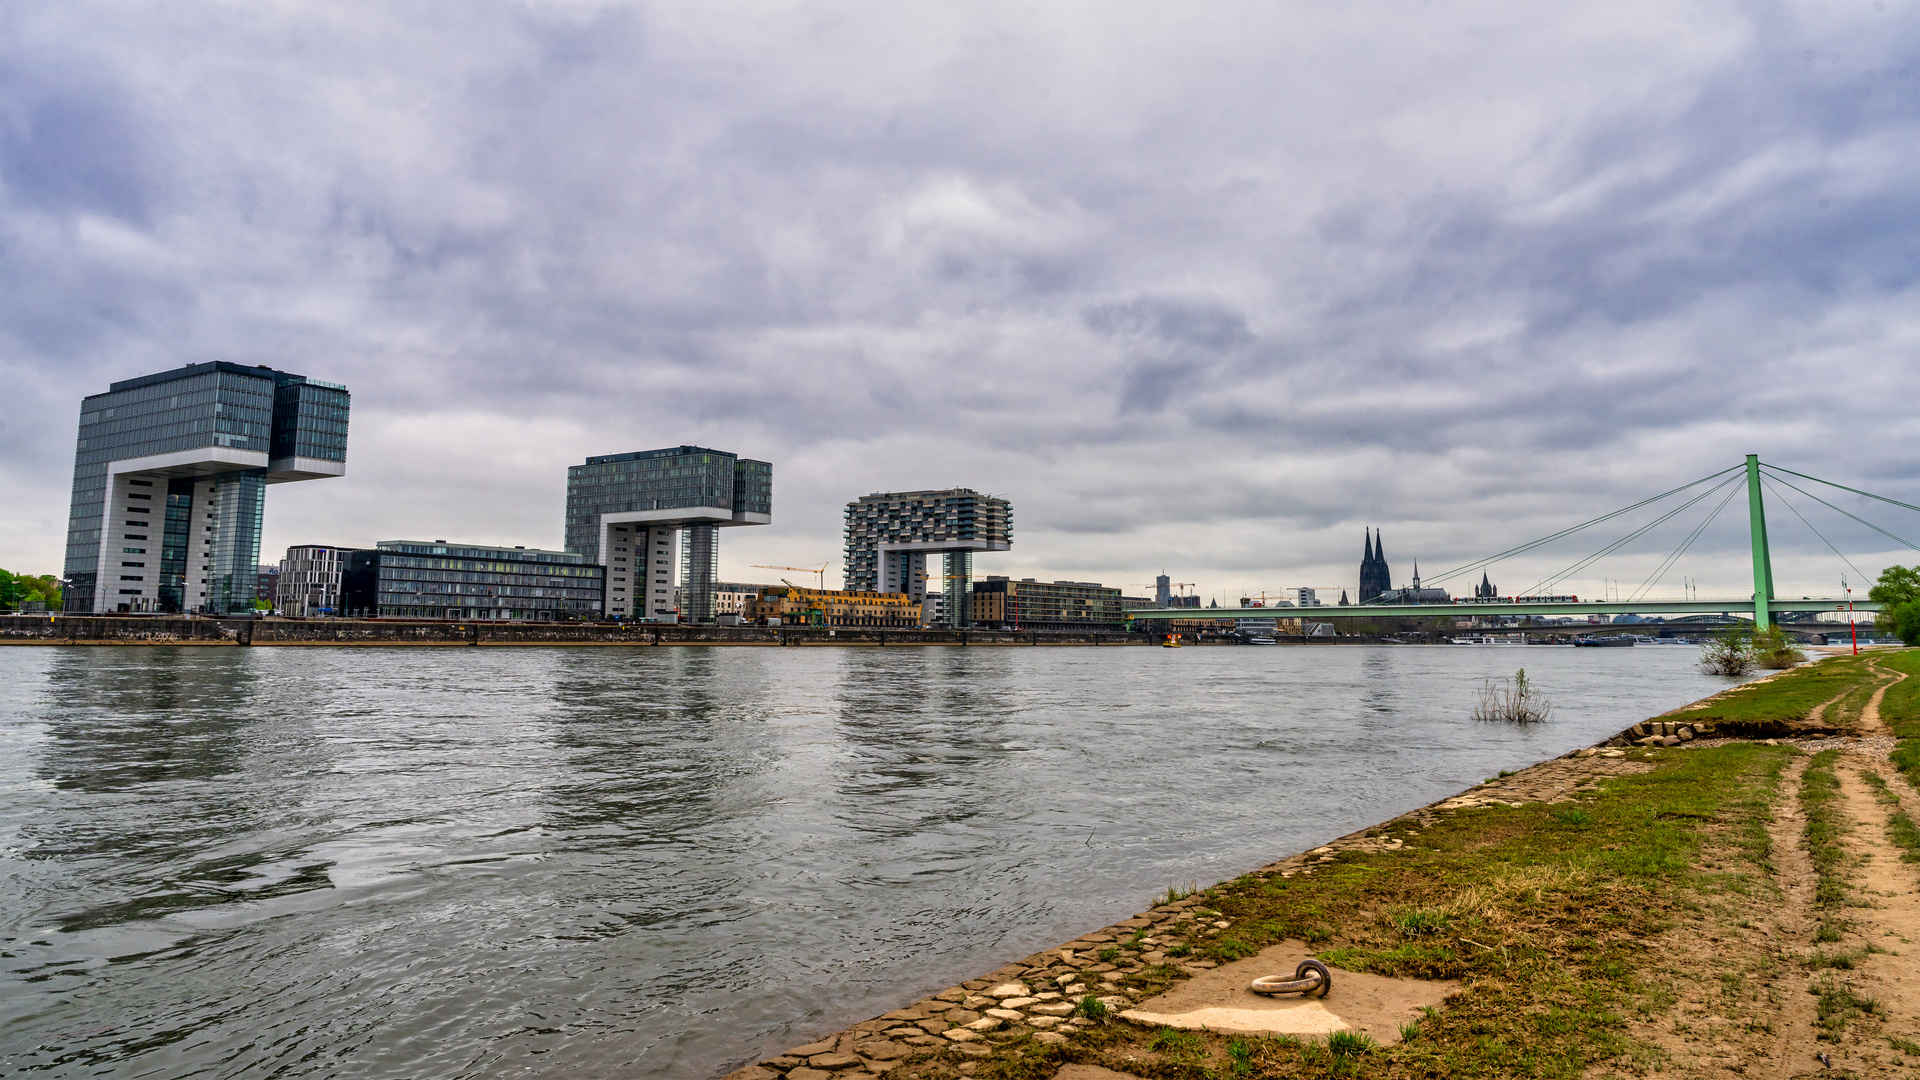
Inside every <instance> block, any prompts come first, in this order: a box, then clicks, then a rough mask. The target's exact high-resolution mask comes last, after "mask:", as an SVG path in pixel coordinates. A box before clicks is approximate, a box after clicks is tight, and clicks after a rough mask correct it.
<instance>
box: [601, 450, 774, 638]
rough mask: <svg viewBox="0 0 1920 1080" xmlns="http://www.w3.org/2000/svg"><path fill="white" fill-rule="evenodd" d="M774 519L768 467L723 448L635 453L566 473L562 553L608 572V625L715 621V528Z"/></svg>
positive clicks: (603, 459)
mask: <svg viewBox="0 0 1920 1080" xmlns="http://www.w3.org/2000/svg"><path fill="white" fill-rule="evenodd" d="M772 520H773V466H772V465H770V464H768V463H767V462H764V461H754V460H752V459H750V458H743V457H737V456H735V455H733V454H730V453H727V452H725V451H723V450H711V449H708V448H706V447H703V446H676V447H672V448H669V449H664V450H639V451H634V452H633V453H627V454H606V455H602V456H600V457H590V458H588V459H587V460H586V463H585V464H583V465H571V466H568V468H567V522H566V546H567V550H568V551H571V552H575V553H577V554H580V555H584V556H586V557H587V560H588V561H589V562H595V563H601V564H603V565H605V566H606V568H607V579H606V585H607V596H606V613H607V614H608V615H609V616H612V617H615V618H634V619H642V620H646V621H650V622H674V621H677V620H679V619H685V620H686V621H688V622H712V621H714V619H715V617H716V615H717V610H716V599H715V589H714V586H715V580H714V579H715V578H717V577H718V576H719V571H720V540H719V530H720V529H721V528H722V527H724V526H730V525H765V524H767V523H769V522H771V521H772ZM683 533H684V534H685V535H684V543H683V542H682V534H683ZM676 564H678V568H679V582H678V585H679V588H680V602H679V604H678V605H676V604H675V602H674V587H675V584H676V583H675V581H674V569H675V565H676ZM677 608H679V609H684V610H677Z"/></svg>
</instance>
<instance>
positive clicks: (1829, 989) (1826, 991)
mask: <svg viewBox="0 0 1920 1080" xmlns="http://www.w3.org/2000/svg"><path fill="white" fill-rule="evenodd" d="M1807 992H1808V993H1810V994H1813V995H1815V996H1817V997H1818V998H1819V999H1820V1002H1819V1007H1818V1010H1817V1011H1818V1013H1819V1015H1818V1018H1817V1019H1815V1020H1814V1026H1815V1027H1818V1028H1819V1029H1820V1031H1819V1033H1818V1036H1817V1037H1818V1038H1820V1039H1822V1040H1825V1041H1828V1042H1833V1041H1837V1040H1838V1039H1839V1038H1840V1032H1841V1030H1842V1029H1844V1028H1845V1027H1846V1026H1847V1021H1849V1020H1852V1019H1853V1018H1854V1017H1856V1016H1884V1015H1885V1013H1886V1009H1885V1007H1884V1006H1882V1005H1881V1004H1880V1002H1879V1001H1877V1000H1875V999H1874V998H1870V997H1864V996H1862V995H1860V994H1858V993H1856V992H1855V991H1854V989H1853V987H1851V986H1847V985H1845V984H1844V983H1839V982H1835V981H1833V980H1832V979H1830V978H1829V979H1823V980H1822V981H1820V982H1819V983H1816V984H1814V985H1813V986H1811V987H1809V988H1808V989H1807Z"/></svg>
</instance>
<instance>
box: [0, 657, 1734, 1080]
mask: <svg viewBox="0 0 1920 1080" xmlns="http://www.w3.org/2000/svg"><path fill="white" fill-rule="evenodd" d="M1695 656H1696V653H1695V650H1693V649H1691V648H1687V647H1682V646H1645V645H1643V646H1640V647H1638V648H1632V649H1572V648H1551V647H1529V648H1520V647H1505V648H1503V647H1489V646H1483V647H1392V646H1381V647H1315V648H1297V647H1274V648H1186V649H1178V650H1173V649H1157V648H1116V649H1091V648H1013V647H1006V648H887V649H872V648H867V649H854V648H845V649H836V648H810V649H779V648H640V649H607V648H600V649H589V648H580V649H569V648H528V649H497V650H494V649H486V650H480V649H475V650H461V651H457V652H455V651H442V650H425V649H421V650H410V649H399V648H395V649H320V648H314V649H307V648H301V649H295V648H281V649H269V648H259V649H251V650H248V649H186V648H182V649H171V648H137V649H135V648H125V649H122V648H66V649H62V648H25V647H18V648H6V649H0V959H4V970H3V971H0V1073H5V1074H14V1073H18V1072H33V1071H44V1072H47V1073H52V1074H55V1075H80V1074H85V1075H88V1076H114V1077H134V1076H139V1077H184V1076H188V1075H197V1076H207V1077H239V1076H249V1077H251V1076H267V1075H273V1076H318V1075H350V1076H355V1077H394V1078H422V1080H424V1078H435V1077H456V1076H481V1075H485V1076H489V1077H498V1076H509V1075H526V1076H549V1075H551V1076H558V1075H562V1074H566V1075H586V1076H602V1075H604V1076H614V1075H620V1076H665V1077H695V1078H698V1077H710V1076H715V1075H718V1074H719V1073H722V1072H725V1071H727V1070H728V1069H730V1068H733V1067H735V1066H737V1065H739V1064H741V1063H743V1062H745V1061H749V1060H755V1059H757V1058H759V1057H764V1056H768V1055H770V1054H772V1053H775V1052H777V1051H779V1050H782V1049H784V1048H786V1047H788V1046H791V1045H794V1044H796V1043H800V1042H804V1041H807V1040H808V1039H809V1038H811V1037H812V1036H814V1035H816V1034H819V1033H822V1032H825V1031H829V1030H834V1029H836V1028H838V1027H840V1026H844V1024H846V1023H848V1022H851V1021H854V1020H859V1019H865V1018H866V1017H869V1016H872V1015H874V1014H877V1013H879V1012H882V1011H885V1010H887V1009H890V1008H894V1007H897V1006H898V1005H900V1004H903V1003H904V1002H906V1001H907V1000H910V999H911V998H913V997H915V996H916V995H919V994H921V993H923V992H927V991H931V990H937V989H940V988H942V987H945V986H949V985H952V984H953V983H954V982H955V981H958V980H961V979H966V978H972V977H974V976H976V975H978V974H979V973H981V972H983V971H986V970H988V969H991V968H993V967H996V966H998V965H999V964H1001V963H1004V962H1006V961H1008V960H1011V959H1015V958H1018V957H1020V956H1024V955H1026V954H1027V953H1030V952H1034V951H1036V950H1038V949H1041V948H1044V947H1047V946H1050V945H1053V944H1057V943H1058V942H1060V941H1062V940H1065V939H1067V938H1069V937H1072V936H1074V935H1076V934H1078V933H1080V932H1081V931H1084V930H1087V929H1091V928H1093V927H1096V926H1100V925H1104V924H1106V923H1108V922H1111V921H1113V920H1114V919H1117V918H1121V917H1125V916H1127V915H1130V914H1133V913H1134V912H1136V911H1139V910H1141V909H1142V908H1144V907H1145V906H1147V904H1148V903H1149V901H1150V899H1151V897H1152V895H1153V894H1154V893H1155V892H1156V891H1160V890H1164V889H1165V888H1166V887H1167V885H1168V884H1170V883H1174V882H1178V883H1180V884H1183V885H1184V884H1186V883H1188V882H1192V881H1198V882H1200V883H1202V884H1206V883H1210V882H1213V881H1216V880H1219V879H1222V878H1226V877H1231V876H1234V875H1236V874H1238V873H1240V872H1242V871H1245V870H1248V869H1251V868H1253V867H1255V866H1258V865H1261V864H1263V863H1266V862H1270V861H1272V860H1274V859H1277V858H1280V857H1283V856H1286V855H1289V854H1292V853H1294V852H1296V851H1299V850H1302V849H1304V848H1308V847H1312V846H1315V845H1316V844H1318V843H1320V842H1322V841H1324V840H1326V839H1329V838H1331V837H1334V836H1337V835H1340V834H1343V833H1346V832H1350V831H1352V830H1354V829H1356V828H1359V827H1362V826H1365V825H1368V824H1372V823H1374V822H1377V821H1380V820H1383V819H1385V818H1388V817H1390V816H1393V815H1395V814H1398V813H1400V812H1403V811H1405V810H1408V809H1411V808H1413V807H1416V806H1419V805H1422V804H1424V803H1427V802H1430V801H1433V800H1435V799H1438V798H1441V797H1444V796H1447V795H1450V794H1453V793H1454V792H1456V791H1458V790H1460V789H1461V788H1463V787H1466V786H1468V785H1470V784H1473V783H1476V782H1478V781H1480V780H1483V779H1485V778H1487V777H1489V776H1491V775H1493V774H1494V773H1495V772H1497V771H1498V770H1500V769H1512V768H1519V767H1521V766H1524V765H1527V764H1531V763H1533V762H1535V761H1538V760H1541V759H1543V758H1547V757H1551V756H1554V755H1557V754H1560V753H1563V752H1565V751H1567V750H1569V749H1572V748H1574V747H1576V746H1581V745H1585V744H1588V743H1590V742H1593V741H1595V740H1596V739H1598V738H1600V737H1602V736H1604V735H1607V734H1611V733H1613V732H1615V731H1617V730H1619V729H1620V728H1622V727H1624V726H1626V725H1627V724H1630V723H1633V722H1634V721H1637V720H1640V719H1643V718H1645V717H1646V716H1649V715H1651V714H1653V713H1656V712H1660V711H1663V710H1665V709H1668V708H1671V707H1674V706H1677V705H1680V704H1683V703H1685V702H1688V701H1691V700H1694V699H1696V698H1699V697H1702V696H1704V695H1706V694H1708V693H1711V692H1713V691H1714V690H1716V689H1720V688H1722V687H1724V686H1725V685H1726V682H1725V681H1724V680H1718V679H1712V678H1709V677H1707V676H1703V675H1700V674H1698V673H1697V672H1695V671H1694V670H1693V669H1692V663H1693V661H1694V659H1695ZM1523 663H1524V664H1525V665H1526V667H1527V669H1528V674H1529V676H1530V677H1532V678H1533V680H1534V681H1535V683H1536V684H1537V685H1538V686H1540V687H1541V688H1542V689H1543V690H1544V691H1546V692H1547V693H1548V694H1549V695H1550V696H1551V697H1552V698H1553V700H1554V703H1555V710H1554V713H1553V715H1552V717H1551V719H1550V720H1549V722H1547V723H1545V724H1541V725H1537V726H1535V727H1531V728H1524V729H1523V728H1516V727H1512V726H1507V725H1497V724H1488V723H1476V722H1474V721H1472V720H1470V719H1469V718H1468V713H1469V710H1470V707H1471V704H1472V701H1473V698H1474V695H1475V691H1476V689H1477V688H1478V686H1479V684H1480V680H1481V679H1482V678H1484V677H1486V676H1492V675H1507V674H1511V673H1512V671H1513V669H1514V668H1515V667H1517V666H1519V665H1520V664H1523Z"/></svg>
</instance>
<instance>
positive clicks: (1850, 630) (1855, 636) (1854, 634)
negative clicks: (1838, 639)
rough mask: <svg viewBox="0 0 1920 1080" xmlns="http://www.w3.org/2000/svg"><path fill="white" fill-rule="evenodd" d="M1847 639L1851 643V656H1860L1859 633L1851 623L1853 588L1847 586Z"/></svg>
mask: <svg viewBox="0 0 1920 1080" xmlns="http://www.w3.org/2000/svg"><path fill="white" fill-rule="evenodd" d="M1847 637H1848V638H1850V639H1852V641H1853V655H1855V656H1859V655H1860V631H1859V630H1857V629H1855V628H1854V623H1853V586H1852V585H1848V586H1847Z"/></svg>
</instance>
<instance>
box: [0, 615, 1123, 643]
mask: <svg viewBox="0 0 1920 1080" xmlns="http://www.w3.org/2000/svg"><path fill="white" fill-rule="evenodd" d="M1158 643H1159V639H1158V638H1156V637H1154V636H1152V635H1149V634H1128V633H1091V632H1088V633H1047V632H1038V631H1026V632H1018V633H1016V632H1012V631H995V630H901V629H883V628H879V627H846V626H843V627H833V628H813V627H758V626H687V625H675V624H649V623H625V624H611V623H540V622H506V621H502V622H448V621H405V620H386V619H380V620H375V619H202V618H167V617H153V616H124V615H123V616H114V615H59V616H49V615H0V645H211V646H246V645H443V646H444V645H467V646H475V645H649V646H651V645H760V646H795V645H867V646H898V645H1027V646H1037V645H1095V646H1119V645H1155V644H1158Z"/></svg>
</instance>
